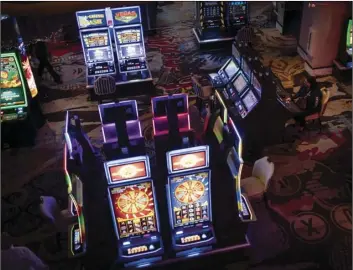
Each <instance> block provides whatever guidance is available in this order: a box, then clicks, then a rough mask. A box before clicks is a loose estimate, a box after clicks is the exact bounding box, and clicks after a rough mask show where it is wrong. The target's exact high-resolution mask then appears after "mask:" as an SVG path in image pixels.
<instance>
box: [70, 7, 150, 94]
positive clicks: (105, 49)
mask: <svg viewBox="0 0 353 270" xmlns="http://www.w3.org/2000/svg"><path fill="white" fill-rule="evenodd" d="M76 18H77V24H78V28H79V31H80V37H81V43H82V49H83V54H84V58H85V62H86V69H87V70H86V71H87V74H86V76H87V87H88V88H92V87H93V85H94V82H95V80H96V78H97V77H99V76H102V75H110V76H112V77H114V78H115V80H116V84H117V85H119V84H126V83H131V82H138V81H146V80H151V74H150V71H149V69H148V66H147V60H146V51H145V44H144V37H143V28H142V24H141V20H142V19H141V11H140V7H139V6H132V7H122V8H112V9H111V8H105V9H100V10H89V11H79V12H76Z"/></svg>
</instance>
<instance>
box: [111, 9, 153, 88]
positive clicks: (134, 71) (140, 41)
mask: <svg viewBox="0 0 353 270" xmlns="http://www.w3.org/2000/svg"><path fill="white" fill-rule="evenodd" d="M111 12H112V16H113V22H114V38H115V45H116V52H117V55H118V68H119V73H120V75H121V76H122V83H123V82H124V81H125V82H129V81H132V80H133V81H134V82H138V81H141V80H144V81H146V80H152V75H151V73H150V71H149V68H148V64H147V59H146V50H145V41H144V37H143V28H142V24H141V20H142V18H141V11H140V7H138V6H134V7H123V8H114V9H111Z"/></svg>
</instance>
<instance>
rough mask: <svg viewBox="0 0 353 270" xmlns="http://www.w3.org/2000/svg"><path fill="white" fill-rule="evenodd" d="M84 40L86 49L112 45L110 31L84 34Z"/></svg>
mask: <svg viewBox="0 0 353 270" xmlns="http://www.w3.org/2000/svg"><path fill="white" fill-rule="evenodd" d="M82 40H83V45H84V47H85V48H94V47H104V46H109V45H110V41H109V33H108V30H97V31H94V32H82Z"/></svg>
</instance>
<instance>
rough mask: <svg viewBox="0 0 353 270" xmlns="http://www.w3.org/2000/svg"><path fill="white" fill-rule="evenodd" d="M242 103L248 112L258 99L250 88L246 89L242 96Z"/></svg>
mask: <svg viewBox="0 0 353 270" xmlns="http://www.w3.org/2000/svg"><path fill="white" fill-rule="evenodd" d="M243 103H244V105H245V107H246V110H247V111H248V112H250V111H251V110H252V109H253V108H254V107H255V106H256V104H257V103H258V100H257V98H256V96H255V95H254V93H253V91H252V90H251V89H250V90H249V91H248V93H247V94H246V95H245V97H244V98H243Z"/></svg>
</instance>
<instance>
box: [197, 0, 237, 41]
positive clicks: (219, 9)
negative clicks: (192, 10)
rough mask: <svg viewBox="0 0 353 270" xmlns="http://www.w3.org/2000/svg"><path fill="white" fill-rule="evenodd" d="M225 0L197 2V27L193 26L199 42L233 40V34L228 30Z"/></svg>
mask: <svg viewBox="0 0 353 270" xmlns="http://www.w3.org/2000/svg"><path fill="white" fill-rule="evenodd" d="M224 5H225V4H224V2H223V1H199V2H196V17H197V18H196V20H197V23H198V25H197V27H195V28H193V32H194V35H195V36H196V39H197V41H198V43H199V44H205V43H214V42H221V41H231V40H233V39H234V36H231V35H229V34H228V32H227V31H226V25H225V22H224V21H225V19H224V13H225V7H224Z"/></svg>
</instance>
